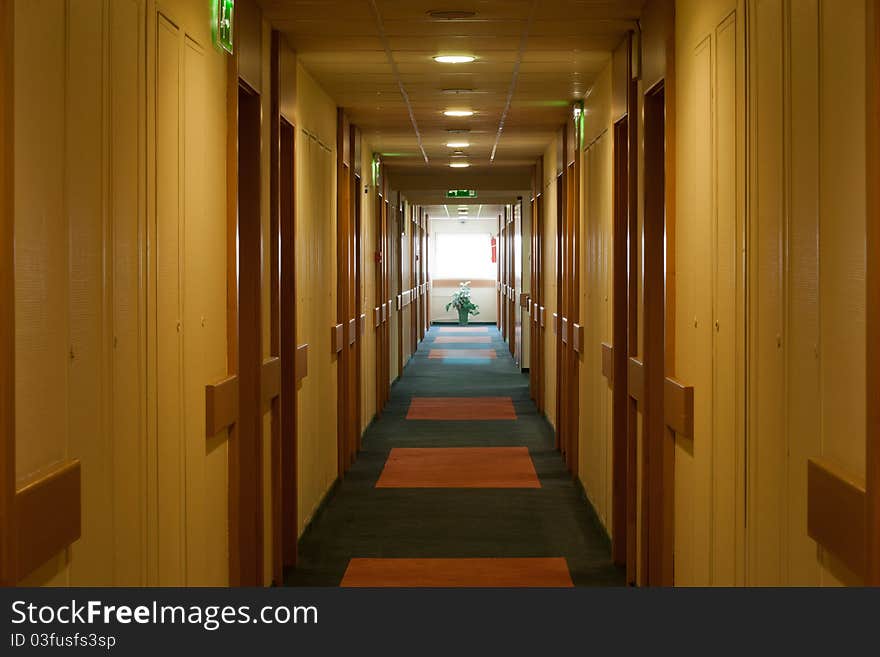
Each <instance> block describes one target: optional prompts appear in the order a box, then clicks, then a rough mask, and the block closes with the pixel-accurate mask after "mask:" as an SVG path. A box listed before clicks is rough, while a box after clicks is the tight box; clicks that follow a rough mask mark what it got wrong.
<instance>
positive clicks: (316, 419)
mask: <svg viewBox="0 0 880 657" xmlns="http://www.w3.org/2000/svg"><path fill="white" fill-rule="evenodd" d="M296 123H297V131H296V192H297V193H296V251H297V253H296V260H297V271H296V276H297V288H296V294H297V308H296V312H297V327H296V330H297V344H304V343H307V344H308V345H309V374H308V376H307V377H306V378H305V379H304V380H303V382H302V387H301V388H300V390H299V393H298V394H299V398H298V400H297V403H298V406H297V408H298V410H299V417H298V418H297V439H298V451H297V457H298V463H297V467H298V474H299V514H298V519H299V529H300V531H302V529H303V528H304V527H305V525H306V524H307V523H308V522H309V520H311V518H312V514H313V513H314V512H315V509H316V508H317V506H318V505H319V504H320V502H321V500H322V499H323V498H324V495H325V494H326V493H327V491H328V489H329V488H330V486H331V485H332V484H333V482H334V481H335V480H336V474H337V472H336V470H337V462H336V455H337V445H336V399H337V384H336V355H335V354H334V353H333V349H332V348H331V344H330V331H331V328H332V327H333V326H334V325H335V324H336V277H337V272H336V105H335V104H334V103H333V101H332V100H331V98H330V97H329V96H328V95H327V94H326V93H325V92H324V91H323V90H322V89H321V88H320V87H319V86H318V84H317V83H316V82H315V80H314V78H312V76H311V75H310V74H309V73H308V71H306V70H305V69H304V68H303V67H302V65H300V64H297V120H296Z"/></svg>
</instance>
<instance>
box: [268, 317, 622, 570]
mask: <svg viewBox="0 0 880 657" xmlns="http://www.w3.org/2000/svg"><path fill="white" fill-rule="evenodd" d="M441 336H442V337H453V336H455V337H468V336H472V337H473V338H483V339H482V340H481V341H478V340H476V339H475V340H474V342H462V341H458V340H456V341H455V350H454V351H455V354H454V357H450V358H437V357H436V356H435V357H434V358H430V353H431V350H432V346H433V344H434V343H435V341H436V339H437V338H438V337H441ZM486 336H489V338H490V340H491V342H490V343H489V344H488V345H487V344H486V342H485V337H486ZM487 347H488V348H491V349H492V350H493V352H494V355H495V356H496V357H495V358H486V357H485V350H486V349H487ZM468 350H472V351H473V355H474V357H469V354H468V353H461V352H467V351H468ZM471 398H476V399H471ZM443 411H447V412H448V413H447V414H446V415H443ZM486 413H488V415H486ZM481 416H486V417H495V418H503V419H477V418H479V417H481ZM423 417H428V418H439V417H444V418H449V417H452V418H463V419H419V418H423ZM444 447H482V448H488V447H525V448H527V449H528V454H529V456H530V457H531V461H532V464H533V466H534V472H535V473H536V475H537V478H538V481H539V482H540V486H539V487H536V486H535V485H534V484H533V483H531V482H529V481H530V480H529V479H528V477H525V478H523V476H522V471H523V470H522V464H521V463H519V464H517V468H519V470H518V473H517V475H516V476H518V477H520V479H522V480H523V481H526V482H529V483H527V484H524V485H523V486H524V487H521V488H518V487H510V486H515V485H516V484H515V483H514V484H511V478H510V477H505V472H504V468H509V467H510V457H511V454H510V452H509V451H508V450H500V451H499V452H498V454H499V461H498V464H499V465H498V471H497V472H494V473H491V474H492V475H493V476H488V477H484V479H485V480H486V481H487V482H489V483H487V485H493V484H492V482H496V483H497V482H503V483H504V484H505V485H504V486H503V487H498V488H480V487H472V486H467V485H466V484H468V483H473V480H474V478H475V477H476V478H477V479H479V477H478V474H479V473H480V472H482V473H483V475H485V474H486V472H485V470H486V468H487V467H489V468H491V467H492V465H491V463H488V464H487V462H486V461H485V459H486V458H487V455H488V456H491V454H492V452H491V450H488V451H487V450H477V451H475V452H474V454H475V455H478V456H479V458H480V459H483V461H482V462H481V463H479V464H477V463H474V464H472V469H471V470H468V469H467V468H460V469H459V470H460V471H459V472H458V473H457V474H458V475H459V476H458V481H459V482H460V483H458V484H456V478H455V476H453V475H450V479H449V482H444V481H441V480H442V478H443V473H442V467H448V465H449V458H451V457H452V456H453V455H452V453H450V455H449V456H448V457H447V458H446V459H445V461H444V462H443V465H442V466H440V465H438V468H436V469H435V470H432V471H431V473H430V476H426V473H425V471H424V470H422V471H417V470H418V468H424V465H425V458H428V459H430V458H431V454H430V453H428V452H426V453H425V455H423V457H422V458H414V459H413V458H412V457H414V456H418V453H417V452H413V451H411V450H412V449H413V448H444ZM394 448H407V451H405V452H398V453H397V454H398V456H396V457H395V459H394V461H393V462H392V464H390V466H393V467H390V469H389V473H388V474H387V475H386V479H385V481H386V482H388V481H392V480H393V481H397V482H400V481H405V480H406V477H407V476H410V477H412V479H413V481H414V482H416V483H414V484H413V486H414V487H413V488H405V487H398V486H396V485H395V486H386V485H383V486H380V487H377V483H378V482H379V480H380V477H382V475H383V469H384V468H385V465H386V461H387V460H388V457H389V455H390V453H391V450H392V449H394ZM400 455H404V456H407V457H408V458H409V459H411V462H412V463H413V465H412V467H413V468H414V469H413V471H412V472H409V473H407V472H406V471H402V470H401V467H405V464H403V466H402V464H401V461H400V459H399V458H398V457H399V456H400ZM505 459H507V460H506V461H505ZM475 473H477V474H475ZM453 474H454V473H453ZM426 482H429V485H437V486H438V487H436V488H431V487H425V484H426ZM430 482H434V484H430ZM447 484H449V485H452V486H454V485H462V486H464V487H462V488H455V487H449V485H447ZM518 559H519V561H517V560H518ZM353 560H354V561H353ZM386 560H387V561H386ZM480 560H482V561H480ZM475 563H476V564H479V563H483V564H485V566H484V567H483V568H480V567H475V566H474V564H475ZM559 563H564V564H566V565H567V568H568V571H569V574H570V579H571V582H572V583H573V584H574V585H575V586H608V585H620V586H622V585H623V584H624V573H623V569H621V568H618V567H616V566H614V565H613V564H612V563H611V559H610V545H609V543H608V539H607V536H606V534H605V532H604V530H603V529H602V528H601V526H600V525H599V522H598V519H597V518H596V516H595V514H594V513H593V511H592V509H591V507H590V506H589V504H588V503H587V502H586V500H585V499H584V497H583V493H582V491H581V488H580V486H579V485H577V484H576V483H575V482H574V481H573V480H572V478H571V475H570V474H569V473H568V472H567V471H566V470H565V467H564V464H563V461H562V458H561V456H560V455H559V453H558V452H557V451H556V450H555V449H554V447H553V430H552V428H551V427H550V425H549V424H548V423H547V422H546V420H545V419H544V418H543V417H541V416H539V414H538V412H537V409H536V408H535V405H534V404H533V403H532V401H531V400H530V399H529V392H528V377H527V376H526V375H524V374H522V373H521V372H520V371H519V368H518V367H517V366H516V365H515V364H514V362H513V360H512V359H511V357H510V354H509V352H508V350H507V346H506V345H505V344H504V342H503V341H502V340H501V336H500V335H499V333H498V331H497V330H496V329H495V327H494V326H493V327H482V326H474V327H469V328H468V330H465V331H459V330H456V329H455V328H454V327H443V328H440V327H434V328H432V329H431V331H430V332H429V333H428V335H427V337H426V338H425V341H424V342H423V343H422V345H421V346H420V348H419V351H418V352H417V353H416V354H415V355H414V356H413V358H412V360H411V361H410V363H409V364H408V365H407V367H406V368H405V370H404V374H403V376H402V377H401V378H400V380H398V382H397V383H396V384H395V385H394V386H393V388H392V394H391V400H390V401H389V403H388V405H387V406H386V408H385V410H384V412H383V414H382V417H381V418H379V419H378V420H377V421H376V422H374V423H373V424H372V425H371V426H370V427H369V429H368V430H367V433H366V435H365V436H364V440H363V449H362V451H361V453H360V454H359V455H358V459H357V462H356V463H355V464H354V466H353V467H352V469H351V470H350V471H349V473H348V474H347V475H346V477H345V479H344V480H343V481H342V482H340V483H339V485H338V486H337V487H336V488H335V489H334V491H333V492H332V493H331V494H330V495H329V497H328V499H327V501H326V502H325V504H324V506H323V507H322V508H321V509H320V510H319V511H318V512H317V513H316V515H315V517H314V519H313V520H312V522H311V524H310V525H309V527H308V528H307V529H306V531H305V533H304V534H303V536H302V538H301V540H300V545H299V561H298V564H297V567H296V568H295V569H291V570H289V571H288V572H287V573H286V574H285V575H286V577H285V580H286V584H288V585H291V586H338V585H340V584H341V583H343V577H346V582H345V585H356V586H370V585H372V586H377V585H399V586H400V585H402V586H414V585H431V586H437V585H444V584H443V583H442V582H443V581H447V582H448V585H450V586H461V585H474V586H482V585H494V584H492V582H496V581H497V582H500V583H501V584H500V585H505V586H506V585H513V586H516V585H522V586H541V585H548V586H552V585H559V581H560V574H559V572H558V568H555V564H559ZM350 564H351V568H350ZM425 564H429V565H430V567H426V566H425ZM455 564H458V566H456V565H455ZM512 564H513V565H512ZM515 564H519V565H515ZM546 564H554V568H551V569H547V568H546ZM402 565H403V566H402ZM535 565H537V569H536V568H535V567H533V566H535ZM404 566H405V567H404ZM401 567H404V571H405V572H403V571H400V568H401ZM438 568H440V569H441V571H438ZM442 568H448V569H449V576H448V577H447V578H446V580H444V575H443V572H442ZM347 570H349V572H348V574H347V575H346V571H347ZM495 570H498V572H499V573H501V574H500V575H499V576H498V579H497V580H493V579H492V577H491V576H489V575H487V576H477V575H474V579H473V580H472V581H471V580H469V579H468V576H467V573H468V572H475V573H477V572H483V571H485V572H488V573H491V572H494V571H495ZM423 572H425V573H428V572H430V576H428V577H427V579H425V577H422V579H419V573H423ZM511 572H512V573H519V577H520V579H516V577H513V579H511V576H510V575H509V573H511ZM383 573H384V574H383ZM388 573H398V575H394V576H392V575H389V574H388ZM542 573H545V574H546V578H544V579H542V577H544V575H542ZM371 578H372V579H371ZM376 578H379V579H376ZM383 578H385V579H383ZM562 579H564V578H562Z"/></svg>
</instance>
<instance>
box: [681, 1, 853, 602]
mask: <svg viewBox="0 0 880 657" xmlns="http://www.w3.org/2000/svg"><path fill="white" fill-rule="evenodd" d="M676 20H677V25H676V104H677V114H676V120H677V126H678V127H677V131H676V132H677V143H676V149H677V163H676V178H677V180H676V187H677V190H678V191H677V198H676V206H677V210H676V228H675V263H676V270H677V271H676V277H675V300H676V316H675V326H676V328H675V330H676V334H675V342H676V356H675V366H674V374H675V376H676V378H678V379H679V380H681V381H682V382H683V383H685V384H687V385H693V386H694V394H695V409H694V420H695V427H694V432H695V435H694V438H693V440H690V439H681V438H678V439H677V440H676V462H675V477H676V490H675V499H676V504H675V582H676V584H756V585H758V584H760V585H764V584H769V585H787V584H810V585H821V584H837V583H852V582H854V581H855V577H854V575H853V574H852V573H849V572H847V571H846V569H845V568H844V567H843V566H841V565H840V564H839V563H837V562H836V561H835V560H834V559H833V558H832V557H831V556H830V555H827V554H825V553H823V551H822V550H821V549H820V548H819V547H818V546H817V545H816V544H815V542H813V541H812V540H811V539H810V538H809V537H808V536H807V534H806V502H807V499H806V461H807V459H808V458H809V457H811V456H819V455H822V456H825V457H826V458H828V459H830V460H832V461H834V462H835V463H837V464H838V465H839V466H840V467H842V468H844V469H846V470H848V471H849V472H851V473H853V475H855V476H856V477H861V476H863V475H864V468H865V461H864V454H865V432H864V426H865V398H864V386H865V367H864V358H865V261H864V236H865V212H866V209H865V199H866V180H865V159H864V157H865V154H864V140H865V30H864V24H865V6H864V3H859V2H852V3H834V4H833V7H832V5H831V4H830V3H826V2H821V1H820V0H812V1H811V0H805V1H803V2H785V1H784V0H768V1H766V2H760V3H754V5H750V12H749V25H748V28H749V30H748V31H749V38H748V43H746V37H745V29H746V25H745V20H746V18H745V12H744V10H743V3H742V2H736V1H735V0H717V1H713V2H706V1H705V0H700V1H697V0H679V2H677V3H676ZM746 46H747V47H748V52H749V57H748V61H749V66H750V68H749V71H748V73H749V86H748V89H746V87H745V79H746V78H745V74H746V71H745V62H746V58H745V49H746ZM746 92H747V93H748V95H747V96H746ZM746 98H748V115H749V117H750V120H749V123H748V124H746V122H745V116H746V107H747V105H746ZM746 146H748V153H749V155H748V159H746V155H745V154H746V152H747V151H746ZM820 154H821V157H820ZM747 182H748V186H749V189H750V194H749V197H748V198H749V202H748V205H746V195H745V186H746V183H747ZM746 235H748V240H747V241H746ZM742 253H745V255H746V257H745V258H742V256H741V254H742ZM746 288H748V290H749V295H748V298H749V305H748V315H747V313H746V306H745V298H746V297H745V293H744V290H745V289H746ZM747 317H748V319H747ZM747 335H748V341H747V340H746V336H747ZM746 344H748V345H749V346H748V351H747V350H746ZM746 372H748V378H746ZM746 401H748V408H749V419H748V425H747V426H746V421H745V417H746V416H745V407H746ZM747 429H748V431H747ZM747 454H748V457H746V455H747ZM744 500H748V502H747V504H746V502H744Z"/></svg>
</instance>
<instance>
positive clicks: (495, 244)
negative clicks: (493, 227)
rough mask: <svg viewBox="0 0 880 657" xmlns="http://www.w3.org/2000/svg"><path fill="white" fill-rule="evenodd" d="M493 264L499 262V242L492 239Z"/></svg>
mask: <svg viewBox="0 0 880 657" xmlns="http://www.w3.org/2000/svg"><path fill="white" fill-rule="evenodd" d="M492 262H498V242H496V241H495V238H494V237H493V238H492Z"/></svg>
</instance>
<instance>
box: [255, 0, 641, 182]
mask: <svg viewBox="0 0 880 657" xmlns="http://www.w3.org/2000/svg"><path fill="white" fill-rule="evenodd" d="M260 4H261V5H262V7H263V10H264V12H265V16H266V17H267V18H268V19H269V20H270V21H271V22H272V23H273V25H274V26H275V27H276V28H277V29H279V30H281V31H282V32H283V33H284V34H285V36H286V38H287V40H288V42H289V43H290V45H291V47H293V48H294V49H295V50H296V51H297V53H298V56H299V60H300V62H301V63H302V64H303V66H305V68H306V69H308V70H309V72H310V73H312V74H313V75H314V76H315V78H316V79H317V80H318V82H319V83H320V84H321V85H322V87H323V88H324V89H325V90H326V91H327V92H328V93H329V94H330V95H331V96H332V97H333V98H334V100H335V101H336V103H337V104H338V105H339V106H341V107H344V108H346V110H347V111H348V114H349V116H350V118H351V120H352V122H353V123H355V124H357V125H358V126H360V128H361V129H362V131H363V133H364V135H365V137H366V139H367V141H368V142H369V143H370V144H371V145H372V147H373V149H374V150H375V151H377V152H380V153H384V154H385V158H384V160H385V162H386V164H387V165H389V167H391V168H392V170H394V169H400V168H405V167H421V168H422V169H424V168H425V165H426V163H425V158H427V160H428V165H429V167H430V168H436V169H439V168H441V167H442V168H444V169H445V170H447V171H448V170H449V169H448V164H449V162H450V161H451V158H450V150H451V149H449V148H447V147H446V143H447V142H448V141H450V140H451V139H455V140H459V139H461V140H467V141H469V142H470V147H469V148H467V149H465V151H466V159H467V160H468V161H469V162H470V164H471V168H470V169H466V170H461V171H462V172H463V173H466V172H474V173H476V172H477V171H479V170H481V169H482V170H487V169H490V168H498V167H520V168H522V167H523V166H530V165H532V164H533V163H534V162H535V160H536V159H537V158H538V157H539V156H540V155H541V154H542V153H543V152H544V150H545V148H546V146H547V145H548V144H549V143H550V141H551V140H552V138H553V135H554V134H555V132H556V131H557V130H558V128H559V126H560V125H562V124H563V123H564V121H565V118H566V116H567V112H568V109H567V108H568V105H569V103H570V102H571V101H573V100H576V99H579V98H583V96H584V95H585V94H586V93H587V92H588V91H589V89H590V87H591V85H592V84H593V81H594V79H595V76H596V75H597V73H598V72H599V71H601V69H602V68H603V67H604V66H605V65H606V63H607V62H608V61H609V59H610V57H611V52H612V51H613V49H614V48H615V47H616V46H617V45H618V44H619V43H620V40H621V39H622V38H623V36H624V34H625V33H626V31H627V30H628V29H631V28H632V27H633V22H634V20H635V19H636V18H637V17H638V15H639V11H640V9H641V5H642V4H643V0H260ZM434 10H463V11H471V12H475V14H474V15H473V16H472V17H469V18H466V19H460V20H443V19H438V18H436V17H434V16H432V15H431V13H430V12H432V11H434ZM440 54H469V55H473V56H475V57H476V58H477V59H476V61H474V62H473V63H469V64H439V63H437V62H435V61H434V60H433V57H434V56H435V55H440ZM449 89H469V90H473V93H463V94H452V93H449V92H444V90H449ZM511 90H512V91H513V93H512V95H511V94H510V92H511ZM508 99H509V101H510V102H509V108H508ZM506 108H507V109H508V112H507V114H506V117H505V118H504V122H503V130H502V131H499V128H500V126H501V123H502V116H504V115H505V110H506ZM445 109H470V110H473V111H475V112H476V114H475V115H474V116H473V117H471V118H466V119H462V118H447V117H445V116H443V113H442V112H443V110H445ZM450 129H465V130H468V131H469V132H467V133H464V134H452V133H449V132H448V130H450ZM417 131H418V132H417ZM496 142H497V149H496ZM493 149H495V152H496V156H495V159H494V161H492V160H491V154H492V152H493Z"/></svg>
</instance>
